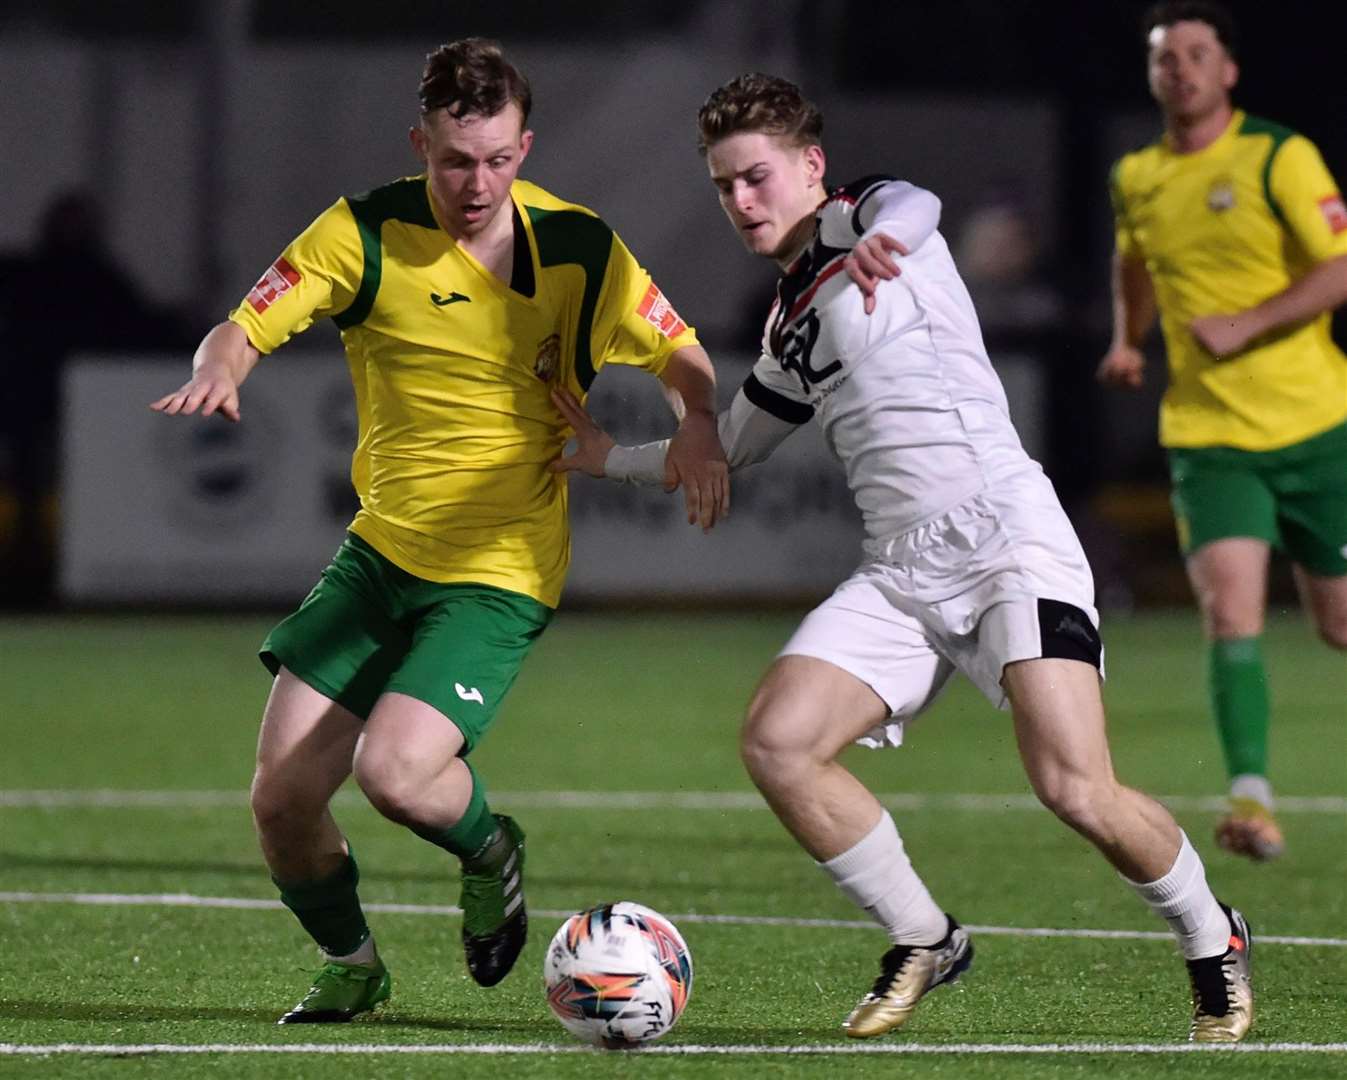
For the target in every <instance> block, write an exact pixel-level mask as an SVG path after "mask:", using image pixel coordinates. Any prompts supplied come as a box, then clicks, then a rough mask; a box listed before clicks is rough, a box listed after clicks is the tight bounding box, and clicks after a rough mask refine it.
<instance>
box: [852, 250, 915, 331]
mask: <svg viewBox="0 0 1347 1080" xmlns="http://www.w3.org/2000/svg"><path fill="white" fill-rule="evenodd" d="M894 252H897V253H898V254H899V255H906V254H908V250H907V248H906V247H905V246H904V245H902V244H900V243H899V242H898V241H897V240H895V239H894V238H893V237H892V236H890V235H888V233H878V232H877V233H875V234H873V235H872V236H867V237H866V238H865V239H863V240H861V241H860V242H859V243H858V244H857V245H856V246H855V247H854V248H852V249H851V254H850V255H848V256H847V257H846V258H845V259H844V260H843V261H842V266H843V268H844V269H845V270H846V272H847V274H848V275H849V276H850V277H851V280H852V281H854V282H855V283H856V285H857V287H858V288H859V289H860V290H861V295H862V296H864V297H865V313H866V314H867V315H870V314H872V313H873V312H874V310H875V290H876V289H878V288H879V283H880V282H881V281H892V280H893V279H894V278H896V277H897V276H898V275H899V274H901V273H902V270H900V269H899V268H898V264H897V263H896V262H895V261H894V259H893V253H894Z"/></svg>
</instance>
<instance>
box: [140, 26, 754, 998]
mask: <svg viewBox="0 0 1347 1080" xmlns="http://www.w3.org/2000/svg"><path fill="white" fill-rule="evenodd" d="M420 103H421V116H420V120H419V122H418V123H417V124H416V126H414V127H413V128H412V130H411V141H412V146H413V148H414V150H415V152H416V155H417V157H418V158H419V159H420V161H421V162H422V164H423V165H424V166H425V169H426V172H425V174H423V175H421V176H417V177H412V178H408V179H405V180H400V181H396V182H394V183H392V184H388V185H385V186H384V187H382V188H378V189H375V190H374V191H371V192H369V193H367V194H365V195H361V196H357V197H351V198H343V199H340V200H338V201H337V202H336V203H335V204H334V205H333V206H332V207H330V208H329V209H328V210H326V211H325V212H324V213H323V214H322V215H320V216H319V217H318V219H317V220H316V221H315V222H314V223H313V224H312V225H311V226H310V227H309V228H308V229H306V230H305V231H304V233H302V234H301V235H300V236H299V237H298V238H297V239H296V240H295V241H294V242H292V243H291V244H290V245H289V246H288V247H287V248H286V249H285V251H284V252H283V253H282V255H281V256H280V258H278V259H277V260H276V262H275V263H273V264H272V266H271V267H270V268H269V269H268V270H267V272H266V274H264V275H263V277H262V279H261V280H260V281H259V282H258V283H257V285H256V286H254V288H253V289H252V290H251V291H250V292H249V293H248V295H247V297H246V298H245V299H244V301H243V302H242V303H240V305H239V306H238V308H237V309H236V310H235V311H233V312H232V313H231V315H230V317H229V320H228V321H226V322H224V323H221V324H220V325H219V326H217V327H215V328H214V329H213V330H211V331H210V333H209V334H207V335H206V337H205V339H204V340H203V341H202V343H201V345H200V347H199V348H198V350H197V353H196V356H195V358H194V361H193V374H192V378H191V380H190V381H189V382H188V383H187V384H186V385H184V386H183V387H182V388H181V389H179V390H178V391H176V392H175V393H173V394H169V395H167V396H165V397H163V398H161V399H160V400H158V401H156V402H155V403H154V404H153V405H152V408H155V409H157V410H159V411H161V412H165V413H169V414H178V413H195V412H200V413H201V414H202V415H203V416H209V415H211V414H213V413H216V412H219V413H222V414H223V415H224V416H225V417H227V418H228V419H230V420H235V421H237V420H239V419H240V405H239V386H240V384H241V383H242V382H243V380H244V379H245V378H246V377H247V375H248V373H249V372H250V371H251V370H252V368H253V366H254V365H255V364H256V363H257V362H258V359H259V358H260V356H261V355H263V354H266V353H269V352H271V351H272V350H273V349H275V348H276V347H277V346H279V345H281V344H282V343H283V342H285V341H286V340H287V339H288V338H289V337H290V336H291V335H292V334H294V333H297V332H299V331H302V330H304V329H305V328H306V327H308V326H309V325H310V324H311V323H312V321H313V320H314V319H315V318H318V317H321V316H330V317H331V318H332V319H333V320H334V321H335V322H336V323H337V325H338V326H339V327H340V328H341V333H342V341H343V344H344V346H345V351H346V358H347V362H348V365H349V367H350V371H351V378H352V382H353V385H354V389H355V400H356V408H357V412H358V416H359V436H358V443H357V446H356V449H355V455H354V459H353V462H352V480H353V483H354V485H355V488H356V491H357V493H358V494H359V496H360V511H359V513H358V514H357V515H356V517H355V520H354V521H353V522H352V523H351V526H350V531H349V535H348V537H347V539H346V541H345V543H343V545H342V547H341V548H340V549H339V551H338V552H337V554H336V556H335V557H334V559H333V561H332V563H331V564H330V565H329V566H328V568H327V569H326V570H325V571H324V572H323V575H322V578H321V579H320V581H319V583H318V584H317V585H316V586H315V588H314V589H313V591H312V592H311V593H310V595H309V597H308V598H307V599H306V600H305V601H304V603H303V604H302V605H301V607H300V608H299V610H298V611H296V612H295V613H294V614H293V615H291V616H290V617H289V618H287V619H286V620H284V621H283V622H282V623H280V625H278V626H277V627H276V628H275V629H274V630H273V631H272V632H271V634H270V635H269V636H268V638H267V640H266V641H265V642H264V643H263V646H262V654H261V655H262V659H263V661H264V662H265V663H266V664H267V666H268V668H269V669H270V670H271V672H272V673H273V675H274V676H275V682H274V684H273V686H272V690H271V695H270V698H269V700H268V702H267V706H266V710H265V713H264V715H263V719H262V730H261V735H260V737H259V743H258V755H257V770H256V773H255V776H254V779H253V786H252V810H253V817H254V820H255V822H256V825H257V831H258V835H259V838H260V841H261V846H262V851H263V853H264V855H265V857H266V861H267V865H268V867H269V868H270V870H271V874H272V877H273V879H274V880H275V881H276V884H277V886H278V888H279V889H280V892H281V898H282V900H283V901H284V902H285V904H286V905H287V906H288V907H289V908H290V909H291V910H292V911H293V912H294V913H295V915H296V916H297V917H298V919H299V921H300V923H301V924H302V925H303V926H304V928H305V929H306V930H307V931H308V932H309V933H310V935H311V936H312V937H313V938H314V940H315V941H316V942H317V943H318V945H319V947H320V949H321V951H322V954H323V960H324V966H323V968H322V970H321V971H320V972H319V974H318V975H317V976H316V978H315V979H314V981H313V985H312V987H311V988H310V990H309V992H308V994H307V995H305V997H304V998H303V1000H302V1001H301V1002H300V1003H299V1004H298V1005H296V1006H295V1008H293V1009H292V1010H290V1012H288V1013H286V1014H285V1016H284V1017H282V1020H281V1022H282V1023H311V1022H328V1021H344V1020H349V1019H351V1018H352V1017H353V1016H355V1015H357V1014H359V1013H361V1012H364V1011H366V1010H368V1009H371V1008H373V1007H374V1006H375V1005H377V1004H379V1003H380V1002H381V1001H383V1000H385V999H386V998H387V997H388V995H389V992H390V980H389V975H388V971H387V969H386V968H385V966H384V964H383V962H382V961H381V960H380V958H379V956H378V953H377V951H376V950H375V946H374V939H373V938H372V937H371V935H370V931H369V927H368V926H367V924H366V921H365V917H364V914H363V912H362V910H361V906H360V901H359V899H358V896H357V892H356V886H357V883H358V873H357V870H356V865H355V861H354V859H353V858H352V856H351V852H350V848H349V846H348V844H347V843H346V841H345V839H344V837H343V835H342V833H341V831H340V829H339V828H338V827H337V825H336V823H335V821H334V820H333V817H332V814H331V812H330V810H329V802H330V799H331V797H332V795H333V794H334V793H335V792H336V790H337V788H338V787H339V786H340V785H341V784H342V782H343V781H344V780H345V779H346V778H347V777H348V776H350V775H352V773H354V775H355V778H356V780H357V782H358V783H359V785H360V787H361V789H362V790H363V791H364V793H365V794H366V796H367V797H368V798H369V800H370V801H371V803H373V805H374V806H375V807H376V808H377V809H378V810H379V811H380V812H381V813H383V814H384V815H385V816H386V817H388V818H390V819H391V820H393V821H395V822H398V823H399V824H402V825H405V826H407V827H408V828H409V829H411V830H412V831H413V832H415V833H416V834H417V835H419V836H421V837H424V838H425V839H427V840H429V841H431V842H432V843H434V844H437V845H438V846H440V847H442V848H444V849H445V850H447V851H449V852H450V853H452V854H453V855H455V856H457V857H458V858H459V859H460V860H461V862H462V868H463V876H462V896H461V904H462V907H463V911H464V922H463V940H464V948H465V952H466V955H467V962H468V968H469V971H470V972H471V973H472V975H473V977H474V978H475V979H476V980H477V982H479V983H481V984H482V985H486V986H490V985H493V984H495V983H496V982H498V981H499V980H500V979H502V978H503V977H504V976H505V975H506V974H507V973H508V972H509V970H510V968H511V967H512V966H513V964H514V962H515V959H516V958H517V956H518V954H519V951H520V949H521V948H522V947H523V944H524V939H525V934H526V928H527V919H526V915H525V907H524V896H523V885H522V869H523V862H524V845H523V832H522V830H521V829H520V828H519V826H518V825H517V824H516V823H515V822H514V821H513V820H512V819H510V818H508V817H506V816H504V815H499V814H492V813H491V811H490V809H489V808H488V806H487V803H486V799H485V795H484V791H483V787H482V785H481V783H480V782H479V781H478V780H477V778H476V775H475V773H474V772H473V770H472V769H471V768H470V767H469V765H468V763H467V760H466V758H467V755H468V753H469V752H470V751H471V750H472V748H473V747H474V746H475V745H476V743H477V741H478V740H479V739H480V738H481V736H482V735H483V734H484V733H485V731H486V729H487V727H488V726H489V724H490V723H491V720H492V719H493V717H494V715H495V712H496V710H497V708H498V707H499V705H500V702H501V699H502V698H503V696H504V694H505V692H506V691H507V690H508V688H509V686H510V685H511V683H512V682H513V681H514V678H515V675H516V673H517V671H518V669H519V665H520V663H521V662H522V660H523V658H524V656H525V654H526V653H527V652H528V650H529V648H530V647H531V645H532V644H533V642H534V641H535V640H536V639H537V637H538V636H539V635H540V634H541V633H542V631H543V629H544V628H545V626H546V625H547V622H548V620H549V619H550V618H551V615H552V611H553V609H554V608H555V606H556V604H557V602H558V599H559V596H560V593H561V586H562V581H563V578H564V575H565V571H566V566H567V563H568V561H569V555H570V541H569V532H568V527H567V519H566V484H565V481H564V477H561V476H559V475H556V474H554V473H551V472H549V471H548V470H547V464H548V462H549V461H551V460H552V459H554V458H556V457H557V456H558V455H559V454H560V452H561V449H562V447H563V445H564V444H565V441H566V438H567V435H568V433H569V429H568V426H567V424H566V421H565V420H564V418H563V417H562V416H561V414H560V413H559V412H558V411H557V409H556V407H555V405H554V404H553V403H552V401H551V398H550V392H551V391H552V390H553V389H554V388H556V387H564V388H566V389H567V390H568V391H570V392H571V393H574V394H577V395H583V394H584V393H585V392H586V391H587V390H588V388H589V386H590V383H591V382H592V381H593V379H594V377H595V374H596V373H597V371H598V370H599V369H600V368H601V367H602V366H603V365H604V364H605V363H622V364H632V365H636V366H638V367H642V368H644V369H646V370H647V371H649V372H651V373H652V374H654V375H657V376H659V377H660V378H661V380H662V381H663V382H664V384H665V387H666V389H667V390H668V391H669V396H670V399H671V401H672V402H674V404H675V411H677V412H680V413H681V424H680V426H679V429H678V433H677V434H676V435H675V437H674V443H673V447H672V448H671V450H670V453H669V466H668V480H669V482H670V484H671V485H673V484H679V485H681V486H683V488H684V491H685V497H686V502H687V508H688V513H689V520H690V521H691V520H698V521H700V523H701V524H702V525H703V526H704V527H707V528H709V527H710V526H711V524H712V523H713V522H714V521H715V519H716V517H717V516H718V515H719V514H721V513H723V512H724V510H725V508H726V507H727V505H728V504H727V499H728V486H727V484H728V481H727V470H726V467H725V460H724V454H723V452H722V451H721V449H720V444H719V442H718V439H717V435H716V428H715V417H714V411H713V410H714V389H715V380H714V375H713V373H712V370H711V364H710V361H709V360H708V358H707V356H706V353H705V352H704V351H703V350H702V349H701V347H700V346H699V345H698V344H697V339H696V336H695V334H694V333H693V331H692V330H691V329H690V328H689V327H688V326H687V325H686V324H685V323H684V322H683V321H682V320H681V319H680V318H679V317H678V315H677V314H676V313H675V311H674V309H673V308H672V307H671V306H670V305H669V303H668V301H666V300H665V298H664V296H663V294H662V293H661V292H660V291H659V289H658V287H657V286H656V285H655V284H654V282H653V281H651V280H650V277H649V275H648V274H646V273H645V271H644V270H642V269H641V267H640V266H639V265H638V264H637V263H636V260H635V259H634V258H633V257H632V255H631V253H630V252H629V251H628V250H627V248H626V247H625V246H624V245H623V244H622V242H621V240H620V239H618V238H617V236H616V235H614V233H613V232H612V230H611V229H609V228H608V227H607V226H606V225H605V224H604V223H603V222H602V221H601V220H600V219H599V218H597V217H595V216H594V215H593V214H592V213H591V212H590V211H588V210H586V209H584V208H583V207H578V206H575V205H573V204H570V203H567V202H564V201H563V200H561V199H557V198H555V197H554V196H552V195H549V194H548V193H547V192H545V191H543V190H542V189H541V188H538V187H536V186H535V185H533V184H529V183H526V182H524V181H521V180H518V179H517V175H518V173H519V169H520V166H521V164H522V163H523V161H524V159H525V157H526V156H527V154H528V151H529V148H530V146H531V145H532V141H533V133H532V132H531V131H529V130H527V126H526V125H527V122H528V114H529V106H530V103H531V94H530V90H529V85H528V82H527V81H526V80H525V79H524V77H523V76H522V75H521V74H520V73H519V72H518V71H517V70H516V69H515V68H514V67H513V66H512V65H511V64H509V63H508V62H507V61H506V60H505V59H504V57H503V56H502V54H501V51H500V48H499V46H498V45H496V44H495V43H494V42H488V41H484V40H481V39H472V38H470V39H466V40H462V41H457V42H454V43H452V44H449V45H444V46H441V47H440V48H439V49H437V50H436V51H435V52H433V53H431V54H430V56H429V57H428V59H427V63H426V67H425V70H424V73H423V75H422V80H421V86H420Z"/></svg>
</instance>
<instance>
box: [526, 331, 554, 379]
mask: <svg viewBox="0 0 1347 1080" xmlns="http://www.w3.org/2000/svg"><path fill="white" fill-rule="evenodd" d="M560 366H561V335H560V334H548V335H547V337H545V338H543V341H542V344H541V345H539V346H538V355H537V356H536V357H535V358H534V361H533V374H535V375H537V376H538V378H540V379H542V381H543V382H545V383H550V382H555V381H556V377H557V369H558V368H559V367H560Z"/></svg>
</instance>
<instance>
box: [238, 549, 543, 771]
mask: <svg viewBox="0 0 1347 1080" xmlns="http://www.w3.org/2000/svg"><path fill="white" fill-rule="evenodd" d="M551 619H552V609H551V608H549V607H547V606H545V605H544V604H541V603H539V602H538V601H537V600H534V599H532V598H531V597H528V596H524V595H522V594H520V593H513V592H507V591H506V590H504V589H497V588H493V587H492V586H490V585H477V584H451V585H441V584H437V583H435V582H433V581H425V580H423V579H422V578H418V577H415V576H413V575H412V574H409V573H407V572H406V571H405V570H402V569H400V568H399V567H397V566H394V565H393V564H392V563H391V562H389V561H388V560H387V559H385V558H384V557H383V556H382V555H380V554H379V553H378V552H377V551H375V550H374V549H373V548H372V547H370V545H369V544H367V543H365V541H363V540H361V539H360V538H359V537H358V536H355V535H350V534H348V535H347V537H346V541H345V542H344V543H343V544H342V545H341V547H340V548H339V549H338V550H337V554H336V555H335V556H333V559H332V562H331V563H330V564H329V565H328V567H327V569H326V570H324V571H323V576H322V577H321V578H319V580H318V584H317V585H315V586H314V588H313V591H312V592H311V593H309V595H308V596H307V597H306V598H305V600H304V602H303V603H302V604H301V605H300V606H299V610H297V611H296V612H295V613H294V614H293V615H291V616H290V617H289V618H287V619H285V620H284V621H283V622H281V623H280V624H279V625H278V626H276V627H275V629H273V630H272V631H271V633H270V634H268V635H267V639H266V640H265V641H264V642H263V643H262V648H261V651H260V654H259V655H260V656H261V658H262V663H264V664H265V665H266V666H267V668H268V670H270V671H271V673H272V674H273V675H275V674H276V673H277V671H279V670H280V668H281V666H282V665H284V666H285V667H286V668H287V669H288V670H289V671H291V672H293V673H294V674H295V675H296V676H297V677H298V678H299V679H301V680H302V681H303V682H305V683H307V684H308V685H309V686H311V687H313V688H314V689H315V690H317V691H318V692H319V693H321V694H324V695H326V696H327V697H330V698H332V700H334V701H336V702H337V703H338V704H340V705H342V706H343V707H344V708H346V709H349V710H350V711H351V712H353V713H355V715H356V716H359V717H360V718H361V719H362V720H363V719H366V718H367V717H368V716H369V714H370V711H371V710H372V709H373V708H374V703H375V701H377V700H378V698H379V695H380V694H382V693H384V692H385V691H388V690H394V691H397V692H398V693H402V694H407V695H409V696H410V697H414V698H416V699H417V700H418V701H424V702H425V703H426V704H427V705H431V706H433V707H434V708H436V709H438V710H439V711H440V712H442V713H444V715H445V716H447V717H448V718H449V719H450V720H452V721H453V722H454V724H455V725H456V726H457V727H458V729H459V730H460V731H461V732H462V733H463V744H464V745H463V750H462V751H460V752H461V753H462V754H467V753H468V752H469V751H470V750H472V748H473V747H474V746H476V745H477V742H478V740H479V739H481V737H482V735H484V734H485V733H486V729H487V728H488V727H490V725H491V721H492V720H493V719H494V718H495V715H496V710H497V709H498V708H499V707H500V703H501V701H502V700H503V699H504V697H505V693H506V691H507V690H509V689H510V686H511V685H512V684H513V683H514V680H515V676H516V675H518V674H519V667H520V665H521V664H522V663H523V662H524V657H525V656H526V655H528V651H529V649H530V648H531V647H532V646H533V643H534V642H535V641H537V640H538V637H539V636H540V635H541V634H542V632H543V630H544V629H546V627H547V624H548V623H549V622H550V621H551Z"/></svg>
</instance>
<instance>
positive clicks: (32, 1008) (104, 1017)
mask: <svg viewBox="0 0 1347 1080" xmlns="http://www.w3.org/2000/svg"><path fill="white" fill-rule="evenodd" d="M277 1016H278V1013H277V1011H276V1010H275V1009H237V1008H230V1009H220V1008H191V1007H188V1006H185V1005H184V1006H177V1005H118V1004H108V1005H94V1004H89V1003H86V1002H73V1001H0V1018H5V1019H8V1020H83V1021H92V1022H100V1021H103V1022H108V1023H113V1022H123V1023H146V1024H149V1023H163V1022H164V1021H169V1020H177V1021H188V1020H252V1021H256V1022H258V1023H266V1024H274V1023H275V1022H276V1017H277Z"/></svg>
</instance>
